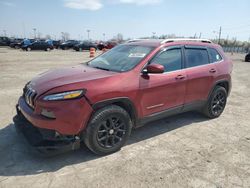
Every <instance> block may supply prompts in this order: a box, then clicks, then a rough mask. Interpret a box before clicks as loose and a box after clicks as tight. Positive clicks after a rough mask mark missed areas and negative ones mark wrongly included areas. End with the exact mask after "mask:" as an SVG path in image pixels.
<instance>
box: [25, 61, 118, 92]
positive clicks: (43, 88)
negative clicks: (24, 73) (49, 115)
mask: <svg viewBox="0 0 250 188" xmlns="http://www.w3.org/2000/svg"><path fill="white" fill-rule="evenodd" d="M115 74H117V73H116V72H111V71H105V70H100V69H95V68H92V67H89V66H87V65H78V66H74V67H65V68H60V69H54V70H50V71H47V72H44V73H42V74H39V75H38V76H36V77H35V78H33V79H32V80H31V81H30V83H29V85H30V86H31V88H32V89H34V90H35V91H36V92H37V94H38V95H41V94H43V93H45V92H47V91H48V90H51V89H53V88H56V87H59V86H63V85H68V84H74V83H79V82H86V81H89V80H96V79H102V78H107V77H110V76H113V75H115ZM78 89H80V88H78ZM82 89H84V88H82Z"/></svg>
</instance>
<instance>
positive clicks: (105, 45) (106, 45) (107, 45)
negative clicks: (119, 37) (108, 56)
mask: <svg viewBox="0 0 250 188" xmlns="http://www.w3.org/2000/svg"><path fill="white" fill-rule="evenodd" d="M116 45H117V42H113V41H108V42H100V43H99V44H98V45H97V48H98V49H99V50H102V49H103V48H106V49H111V48H113V47H114V46H116Z"/></svg>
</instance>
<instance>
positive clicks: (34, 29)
mask: <svg viewBox="0 0 250 188" xmlns="http://www.w3.org/2000/svg"><path fill="white" fill-rule="evenodd" d="M33 31H34V39H36V28H33Z"/></svg>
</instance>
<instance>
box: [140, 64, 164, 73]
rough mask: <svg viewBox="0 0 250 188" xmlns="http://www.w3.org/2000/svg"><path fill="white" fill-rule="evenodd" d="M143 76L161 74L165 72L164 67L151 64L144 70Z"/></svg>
mask: <svg viewBox="0 0 250 188" xmlns="http://www.w3.org/2000/svg"><path fill="white" fill-rule="evenodd" d="M142 72H143V74H148V73H152V74H160V73H163V72H164V66H162V65H160V64H151V65H148V66H146V68H145V69H143V71H142Z"/></svg>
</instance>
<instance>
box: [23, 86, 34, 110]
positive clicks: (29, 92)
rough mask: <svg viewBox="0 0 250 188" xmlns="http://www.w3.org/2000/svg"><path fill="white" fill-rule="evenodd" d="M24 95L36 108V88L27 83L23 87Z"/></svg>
mask: <svg viewBox="0 0 250 188" xmlns="http://www.w3.org/2000/svg"><path fill="white" fill-rule="evenodd" d="M23 97H24V99H25V101H26V103H27V104H28V105H29V106H30V107H31V108H33V109H34V106H35V97H36V92H35V90H34V89H32V88H31V87H30V86H29V85H26V86H25V88H24V89H23Z"/></svg>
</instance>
